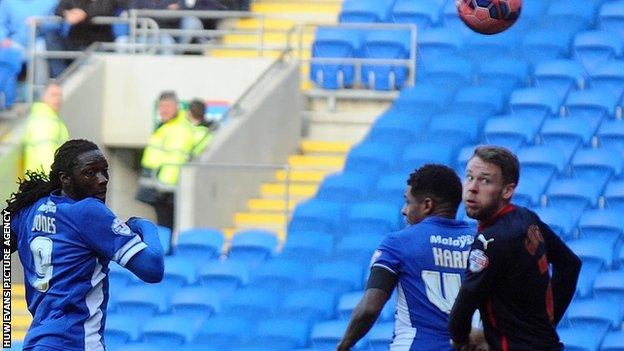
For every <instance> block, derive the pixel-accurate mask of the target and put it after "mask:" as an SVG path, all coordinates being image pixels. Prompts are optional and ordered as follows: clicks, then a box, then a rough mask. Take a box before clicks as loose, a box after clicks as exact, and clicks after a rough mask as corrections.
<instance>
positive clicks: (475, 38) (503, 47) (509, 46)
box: [462, 31, 518, 62]
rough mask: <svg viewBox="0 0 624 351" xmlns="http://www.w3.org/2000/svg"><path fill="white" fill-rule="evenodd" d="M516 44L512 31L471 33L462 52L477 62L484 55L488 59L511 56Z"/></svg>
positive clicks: (515, 37)
mask: <svg viewBox="0 0 624 351" xmlns="http://www.w3.org/2000/svg"><path fill="white" fill-rule="evenodd" d="M517 45H518V43H517V36H516V34H515V33H513V32H512V31H505V32H502V33H498V34H496V35H482V34H478V33H471V34H470V35H468V37H467V39H466V45H465V46H464V48H463V50H462V53H463V54H464V55H465V56H466V57H468V58H470V59H471V60H472V61H473V62H479V61H481V60H483V58H484V57H487V58H488V61H489V59H501V58H509V57H511V56H512V55H513V50H514V48H515V47H516V46H517Z"/></svg>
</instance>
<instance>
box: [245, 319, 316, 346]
mask: <svg viewBox="0 0 624 351" xmlns="http://www.w3.org/2000/svg"><path fill="white" fill-rule="evenodd" d="M308 333H309V326H308V323H306V322H304V321H301V320H299V319H294V318H293V319H268V320H263V321H261V322H260V323H258V326H257V327H256V330H255V333H254V334H255V335H254V337H253V344H254V346H255V347H265V348H266V349H267V350H292V349H294V348H297V347H303V346H305V345H306V343H307V339H308Z"/></svg>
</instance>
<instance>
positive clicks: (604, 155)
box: [571, 149, 624, 187]
mask: <svg viewBox="0 0 624 351" xmlns="http://www.w3.org/2000/svg"><path fill="white" fill-rule="evenodd" d="M571 166H572V172H573V175H574V176H575V177H579V178H583V179H587V180H592V181H593V182H595V183H596V184H599V185H601V186H602V187H604V186H605V185H606V184H607V181H609V179H610V178H611V177H612V176H616V177H617V176H620V175H621V174H622V170H623V169H624V156H622V153H620V152H618V151H616V150H611V149H580V150H578V151H577V152H576V153H575V154H574V158H573V159H572V163H571Z"/></svg>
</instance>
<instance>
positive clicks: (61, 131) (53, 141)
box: [24, 83, 69, 174]
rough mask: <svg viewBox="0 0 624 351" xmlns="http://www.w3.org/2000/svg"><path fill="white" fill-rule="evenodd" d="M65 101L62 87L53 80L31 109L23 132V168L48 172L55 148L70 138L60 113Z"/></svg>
mask: <svg viewBox="0 0 624 351" xmlns="http://www.w3.org/2000/svg"><path fill="white" fill-rule="evenodd" d="M62 105H63V90H62V88H61V86H60V85H58V84H56V83H50V84H48V86H47V87H46V88H45V90H44V92H43V98H42V101H41V102H35V103H34V104H33V105H32V108H31V110H30V115H29V116H28V121H27V122H26V131H25V133H24V170H25V171H33V172H37V171H43V172H44V173H46V174H48V173H49V172H50V166H52V162H53V161H54V151H55V150H56V149H58V148H59V147H60V146H61V145H62V144H63V143H64V142H66V141H67V140H68V139H69V133H68V132H67V127H66V126H65V123H63V120H61V119H60V118H59V116H58V113H59V111H60V110H61V106H62Z"/></svg>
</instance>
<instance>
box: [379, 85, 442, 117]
mask: <svg viewBox="0 0 624 351" xmlns="http://www.w3.org/2000/svg"><path fill="white" fill-rule="evenodd" d="M450 100H451V93H450V92H449V91H447V90H446V89H444V88H443V87H440V86H437V85H432V84H426V83H418V84H416V85H414V86H413V87H409V88H405V89H403V90H401V93H400V94H399V97H398V98H397V99H396V100H395V101H394V104H393V105H392V108H391V109H392V111H398V112H406V113H415V114H418V115H430V114H432V113H435V112H436V111H438V110H440V109H442V108H444V107H446V105H448V103H449V102H450ZM384 119H386V118H385V116H382V117H380V118H378V119H377V121H376V122H375V124H377V123H379V122H381V121H382V120H384ZM401 120H405V123H404V127H406V126H408V125H409V124H408V122H409V123H410V124H411V123H413V119H408V118H407V116H403V118H401Z"/></svg>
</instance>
